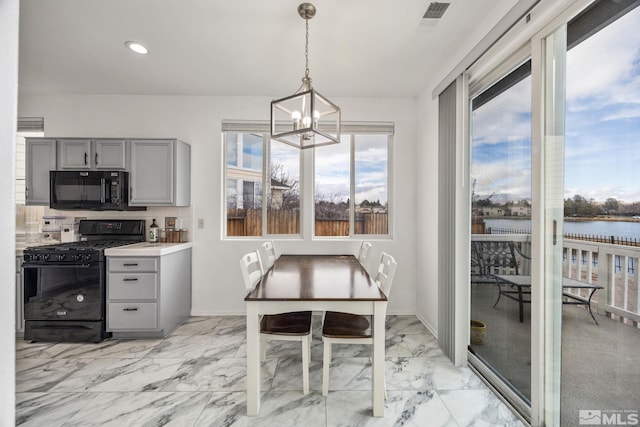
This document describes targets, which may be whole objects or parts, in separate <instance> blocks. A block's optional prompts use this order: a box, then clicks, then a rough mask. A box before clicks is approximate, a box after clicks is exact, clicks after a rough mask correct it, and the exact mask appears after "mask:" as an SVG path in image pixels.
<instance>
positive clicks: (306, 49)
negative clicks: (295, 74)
mask: <svg viewBox="0 0 640 427" xmlns="http://www.w3.org/2000/svg"><path fill="white" fill-rule="evenodd" d="M304 22H305V27H306V36H305V41H304V60H305V70H304V76H305V77H306V78H309V18H305V20H304Z"/></svg>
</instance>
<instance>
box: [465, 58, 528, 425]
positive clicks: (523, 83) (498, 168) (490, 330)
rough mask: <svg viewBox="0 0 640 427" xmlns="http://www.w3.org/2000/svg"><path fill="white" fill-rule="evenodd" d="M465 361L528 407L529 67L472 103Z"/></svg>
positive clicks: (525, 65) (503, 79) (518, 65)
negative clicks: (468, 330)
mask: <svg viewBox="0 0 640 427" xmlns="http://www.w3.org/2000/svg"><path fill="white" fill-rule="evenodd" d="M471 110H472V114H471V162H470V174H471V181H472V182H471V188H472V195H471V198H472V224H471V229H472V234H471V254H470V256H471V269H472V271H471V278H470V289H471V319H472V320H471V326H470V327H471V340H470V345H469V352H470V354H471V356H470V358H471V360H472V363H474V365H475V366H476V368H477V369H479V370H481V371H482V373H483V375H484V376H486V377H488V378H494V379H495V383H496V384H498V387H500V389H501V393H502V394H504V395H505V396H508V398H509V399H510V400H511V401H512V402H513V404H514V405H516V407H518V408H519V409H520V411H521V412H523V413H524V414H525V416H526V413H527V412H528V411H529V407H530V405H531V273H530V266H531V261H532V260H531V238H530V233H531V231H530V230H531V210H532V194H531V62H530V61H528V60H526V61H524V62H522V63H516V64H515V65H514V66H513V67H512V69H511V70H510V71H509V72H508V73H507V74H506V75H502V76H498V78H497V80H496V81H495V82H494V83H493V84H491V85H489V86H488V87H487V88H485V89H484V90H482V91H481V92H479V93H478V94H476V95H475V96H473V98H472V100H471Z"/></svg>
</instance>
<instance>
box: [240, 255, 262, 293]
mask: <svg viewBox="0 0 640 427" xmlns="http://www.w3.org/2000/svg"><path fill="white" fill-rule="evenodd" d="M240 270H241V271H242V279H243V280H244V286H245V288H247V291H251V290H252V289H253V288H254V286H256V283H258V282H259V281H260V279H261V278H262V260H261V259H260V252H259V251H255V252H249V253H246V254H244V255H242V258H240Z"/></svg>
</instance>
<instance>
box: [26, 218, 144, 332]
mask: <svg viewBox="0 0 640 427" xmlns="http://www.w3.org/2000/svg"><path fill="white" fill-rule="evenodd" d="M78 231H79V234H80V236H81V237H80V241H78V242H67V243H60V244H54V245H46V246H34V247H29V248H26V249H25V250H24V263H23V268H24V317H25V333H24V338H25V339H26V340H33V341H49V342H83V341H90V342H99V341H101V340H103V339H104V338H106V336H107V333H106V320H105V312H106V262H105V259H104V250H105V249H108V248H113V247H117V246H123V245H129V244H132V243H138V242H142V241H144V239H145V221H144V220H81V221H80V224H79V228H78Z"/></svg>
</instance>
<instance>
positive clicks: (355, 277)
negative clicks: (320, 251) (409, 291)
mask: <svg viewBox="0 0 640 427" xmlns="http://www.w3.org/2000/svg"><path fill="white" fill-rule="evenodd" d="M244 300H245V301H287V300H297V301H312V300H314V301H386V300H387V297H386V296H385V295H384V293H383V292H382V291H381V290H380V289H379V288H378V286H377V285H376V283H375V282H374V280H373V279H372V278H371V276H369V274H368V273H367V271H366V270H365V269H364V268H363V267H362V266H361V265H360V262H359V261H358V259H357V258H356V257H354V256H353V255H282V256H281V257H280V258H278V259H277V260H276V262H275V264H274V265H273V267H272V268H271V269H270V270H269V271H267V273H266V274H265V275H264V277H263V278H262V280H261V281H260V282H259V283H258V284H257V285H256V287H255V288H254V289H253V290H252V291H251V292H250V293H249V294H248V295H247V296H246V297H245V299H244Z"/></svg>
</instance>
